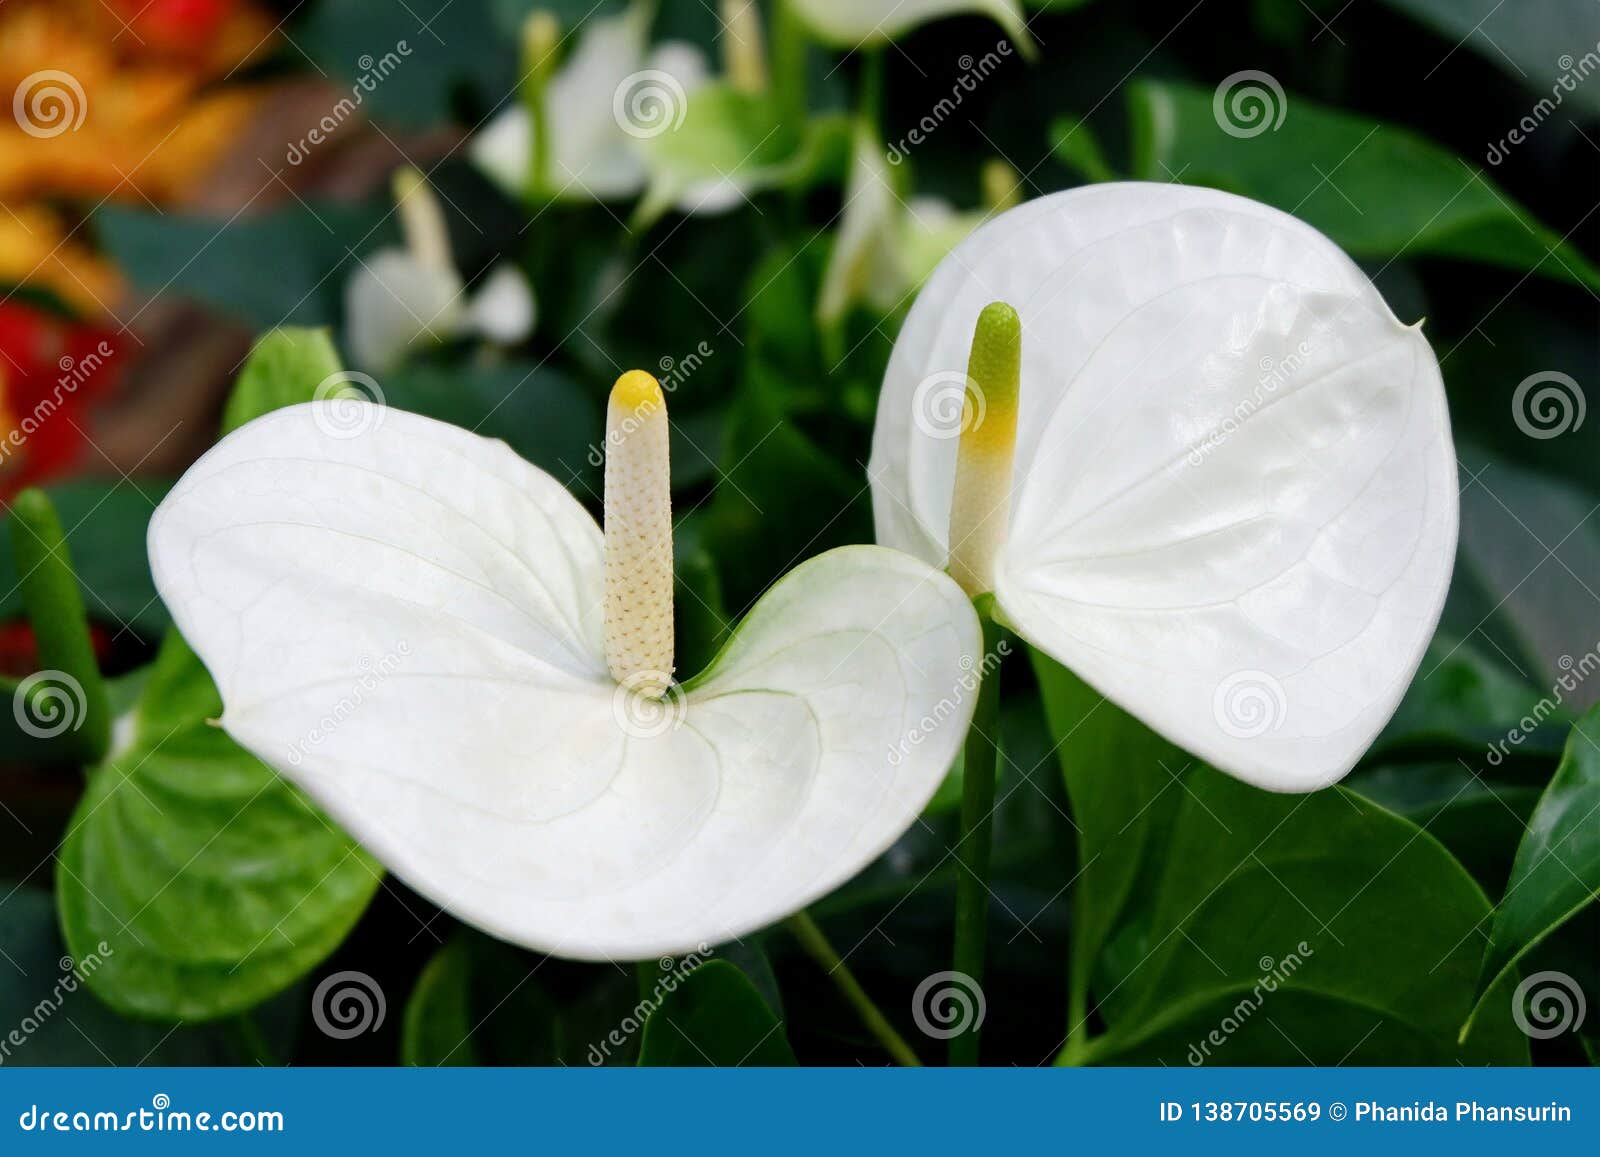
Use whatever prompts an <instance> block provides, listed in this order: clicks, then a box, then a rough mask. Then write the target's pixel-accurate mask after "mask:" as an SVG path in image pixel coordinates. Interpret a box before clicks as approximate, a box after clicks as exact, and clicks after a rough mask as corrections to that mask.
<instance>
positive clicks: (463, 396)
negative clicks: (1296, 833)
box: [381, 362, 605, 498]
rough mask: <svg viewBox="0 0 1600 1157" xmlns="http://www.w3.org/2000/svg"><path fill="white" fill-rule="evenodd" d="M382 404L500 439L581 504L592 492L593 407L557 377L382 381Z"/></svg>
mask: <svg viewBox="0 0 1600 1157" xmlns="http://www.w3.org/2000/svg"><path fill="white" fill-rule="evenodd" d="M381 386H382V389H383V397H384V400H385V401H386V402H387V403H388V404H389V405H391V406H394V407H396V408H398V409H401V410H409V411H411V412H412V413H414V414H422V415H424V416H426V417H429V418H435V419H437V420H439V421H441V422H449V423H450V424H451V425H454V426H460V427H462V428H463V429H466V430H472V431H474V432H475V433H478V434H482V435H483V436H484V437H486V438H499V439H501V440H502V441H504V442H505V443H506V444H507V445H509V446H510V447H511V448H512V449H513V450H515V451H516V452H517V453H518V454H519V455H520V456H521V457H523V458H526V459H527V460H528V461H529V462H532V463H533V464H534V465H535V466H538V467H539V468H541V469H542V470H545V471H547V472H549V473H550V474H553V475H554V476H555V477H556V479H557V480H558V481H560V482H561V483H562V484H564V485H565V486H567V487H568V488H569V489H571V490H572V492H573V493H575V494H576V495H578V497H580V498H584V497H594V496H596V495H597V494H598V492H599V461H598V460H599V449H598V447H599V445H600V442H601V441H602V438H601V435H602V434H603V433H604V431H605V422H604V418H603V416H602V415H601V412H600V406H599V404H598V403H597V402H596V401H595V400H594V398H593V397H592V396H590V395H589V394H588V393H587V392H585V391H584V390H583V389H581V388H580V387H579V386H578V385H577V384H576V383H575V382H573V381H572V379H571V378H569V377H567V376H566V375H565V374H563V373H561V372H560V371H559V370H555V369H550V368H548V367H543V366H535V365H533V364H532V363H525V362H505V363H501V364H498V365H493V366H476V365H468V366H462V367H459V368H451V369H444V368H439V367H435V366H420V365H419V366H408V367H405V368H403V369H398V370H394V371H393V372H391V373H388V374H385V375H384V378H383V381H382V383H381Z"/></svg>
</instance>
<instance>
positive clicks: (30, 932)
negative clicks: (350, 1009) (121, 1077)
mask: <svg viewBox="0 0 1600 1157" xmlns="http://www.w3.org/2000/svg"><path fill="white" fill-rule="evenodd" d="M0 896H3V898H0V951H3V953H4V955H3V957H0V1024H4V1025H5V1026H6V1030H7V1035H6V1036H4V1037H0V1065H7V1066H10V1065H91V1066H96V1065H116V1066H129V1065H144V1066H152V1065H153V1066H161V1065H230V1064H244V1063H249V1062H251V1061H252V1060H253V1059H254V1058H253V1057H251V1056H249V1055H247V1053H246V1052H245V1051H244V1050H243V1048H242V1044H241V1042H240V1041H239V1040H238V1039H237V1037H236V1035H235V1034H233V1033H232V1032H231V1031H230V1030H229V1026H223V1025H217V1026H207V1027H198V1028H190V1027H180V1028H173V1027H172V1026H170V1025H164V1024H152V1023H150V1022H148V1021H138V1020H128V1019H125V1018H123V1017H121V1016H118V1015H117V1014H116V1013H115V1012H113V1011H111V1009H109V1008H107V1007H106V1006H105V1005H104V1004H102V1003H100V1001H99V1000H97V999H96V998H95V996H94V994H93V993H92V992H91V991H90V990H89V984H86V983H85V978H89V983H90V984H92V978H93V977H94V976H95V974H96V973H98V972H99V971H101V969H103V968H104V967H106V966H107V965H109V964H110V963H111V962H112V961H114V960H115V959H116V957H115V949H114V948H113V947H112V946H111V944H110V943H109V942H108V943H107V944H106V945H105V949H104V951H102V950H101V946H100V945H98V944H96V945H90V946H88V947H87V948H86V949H85V950H84V951H83V952H80V953H78V954H77V955H76V956H69V955H68V954H67V948H66V945H65V944H63V943H62V942H61V936H60V933H59V932H58V931H57V929H56V912H55V905H54V904H53V903H52V902H51V899H50V896H49V894H48V893H46V892H43V891H40V890H39V889H37V888H30V887H24V886H16V887H12V886H11V885H9V884H8V885H6V886H5V887H4V889H3V890H0ZM302 1007H303V1006H302V1005H301V1002H300V994H298V993H296V994H294V995H292V996H286V997H285V998H284V999H283V1000H281V1001H276V1002H273V1003H272V1004H270V1005H268V1006H267V1007H265V1008H263V1009H261V1010H259V1011H258V1012H257V1013H255V1014H254V1015H255V1016H256V1017H257V1019H258V1020H259V1022H260V1024H261V1029H262V1033H263V1035H264V1037H265V1038H266V1041H267V1044H268V1046H269V1047H270V1048H271V1049H272V1050H273V1051H274V1052H275V1053H276V1054H277V1055H278V1056H279V1057H285V1056H287V1055H288V1054H289V1051H290V1048H291V1046H292V1044H293V1041H294V1031H295V1025H296V1021H297V1020H298V1017H299V1014H300V1012H301V1010H302Z"/></svg>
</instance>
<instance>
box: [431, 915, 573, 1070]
mask: <svg viewBox="0 0 1600 1157" xmlns="http://www.w3.org/2000/svg"><path fill="white" fill-rule="evenodd" d="M562 1027H563V1026H562V1020H561V1014H560V1010H559V1009H558V1008H557V1006H556V1004H555V1002H554V1001H552V1000H551V999H550V997H549V996H548V995H546V994H545V992H544V990H543V989H542V988H541V987H540V985H539V984H538V983H537V982H536V981H534V980H532V979H531V978H530V967H529V965H528V963H527V960H526V959H525V958H524V957H523V955H521V954H519V953H518V952H517V951H516V950H515V949H514V948H511V947H510V946H508V945H506V944H502V943H500V942H499V941H497V940H491V939H489V938H488V937H486V936H483V935H480V934H479V933H477V932H473V931H471V930H470V929H465V928H463V929H459V930H458V931H457V932H456V934H455V935H454V936H452V937H451V938H450V940H449V941H448V942H447V943H446V944H445V946H444V947H443V948H441V949H439V951H438V952H437V953H436V954H435V955H434V957H433V959H432V960H430V961H428V963H427V965H426V967H424V968H423V970H422V974H421V975H420V976H418V977H417V986H416V988H415V989H413V990H412V992H411V998H410V1000H408V1001H407V1002H406V1011H405V1019H404V1023H403V1025H402V1028H401V1037H400V1056H401V1061H402V1063H404V1064H408V1065H452V1066H455V1065H496V1064H500V1065H552V1064H556V1063H557V1062H559V1061H560V1059H561V1057H562V1053H563V1032H562Z"/></svg>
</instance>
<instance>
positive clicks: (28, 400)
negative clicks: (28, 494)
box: [0, 302, 123, 498]
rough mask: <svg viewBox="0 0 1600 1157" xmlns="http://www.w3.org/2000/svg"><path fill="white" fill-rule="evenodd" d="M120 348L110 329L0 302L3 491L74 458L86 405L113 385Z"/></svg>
mask: <svg viewBox="0 0 1600 1157" xmlns="http://www.w3.org/2000/svg"><path fill="white" fill-rule="evenodd" d="M122 354H123V343H122V341H121V339H120V338H119V336H118V335H117V334H116V332H115V331H113V330H110V329H107V328H105V327H103V326H97V325H90V324H85V323H81V322H73V321H68V320H66V319H64V318H61V317H58V316H56V315H55V314H51V313H47V312H45V311H44V310H41V309H36V308H34V307H32V306H29V305H23V304H21V303H19V302H5V303H0V497H4V498H9V497H10V496H11V495H13V494H15V493H16V492H17V491H18V490H20V489H22V488H23V487H24V486H29V485H32V484H34V483H37V482H41V481H44V480H46V479H48V478H51V477H54V476H56V475H59V474H61V473H63V472H64V471H66V470H69V469H70V468H71V467H72V466H74V465H75V464H77V462H78V460H79V459H80V457H81V456H82V453H83V449H84V445H85V442H86V439H87V434H86V432H85V431H86V429H87V424H86V419H85V417H84V413H83V412H84V409H85V407H86V406H88V405H89V404H90V403H91V402H92V401H94V400H95V399H96V398H98V397H101V396H103V395H104V394H105V393H106V391H108V390H109V389H111V388H112V387H113V386H114V385H115V384H116V380H117V378H118V376H119V375H120V372H121V359H122Z"/></svg>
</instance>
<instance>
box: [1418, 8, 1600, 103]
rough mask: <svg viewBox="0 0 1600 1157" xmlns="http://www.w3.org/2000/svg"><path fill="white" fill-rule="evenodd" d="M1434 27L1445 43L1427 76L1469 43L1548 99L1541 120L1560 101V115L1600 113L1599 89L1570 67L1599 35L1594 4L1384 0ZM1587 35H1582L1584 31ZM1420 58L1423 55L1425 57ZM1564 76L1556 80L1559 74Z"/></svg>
mask: <svg viewBox="0 0 1600 1157" xmlns="http://www.w3.org/2000/svg"><path fill="white" fill-rule="evenodd" d="M1388 3H1389V5H1390V7H1392V8H1398V9H1399V10H1400V11H1402V12H1404V13H1406V14H1407V15H1408V16H1411V17H1413V18H1415V19H1416V20H1418V21H1419V22H1421V23H1422V24H1425V25H1427V26H1428V27H1430V28H1432V29H1434V30H1435V31H1436V32H1438V34H1439V36H1440V37H1441V39H1442V40H1443V41H1444V42H1445V43H1444V45H1443V46H1442V47H1441V48H1440V49H1439V51H1438V56H1439V57H1440V59H1439V60H1438V61H1437V62H1434V61H1429V62H1428V63H1429V76H1430V77H1431V76H1432V75H1433V72H1434V71H1437V68H1438V66H1439V65H1442V64H1444V63H1445V60H1446V59H1447V58H1448V56H1450V55H1452V54H1454V52H1455V50H1456V49H1458V48H1462V47H1466V48H1470V49H1471V50H1472V51H1473V52H1475V53H1477V54H1478V55H1479V56H1481V57H1483V58H1484V59H1485V60H1487V61H1488V62H1489V63H1490V64H1492V65H1494V66H1495V67H1496V68H1499V69H1502V70H1504V71H1505V72H1506V74H1507V75H1509V76H1511V77H1513V78H1514V79H1517V80H1520V81H1521V82H1522V83H1523V84H1525V85H1526V86H1527V87H1528V91H1530V92H1532V93H1534V94H1536V95H1537V96H1539V97H1541V98H1543V99H1546V100H1549V101H1550V102H1551V108H1550V110H1548V111H1546V110H1540V114H1539V115H1540V120H1543V119H1544V118H1545V117H1548V116H1550V115H1551V112H1553V111H1554V109H1555V108H1557V107H1559V106H1560V105H1567V106H1569V108H1570V115H1569V117H1568V118H1564V119H1577V118H1582V117H1592V116H1595V115H1597V114H1600V90H1597V89H1595V88H1594V87H1593V86H1590V85H1585V84H1584V83H1583V78H1582V76H1581V75H1580V74H1578V73H1576V72H1574V71H1573V67H1574V63H1575V62H1574V60H1573V57H1574V56H1582V55H1583V54H1584V53H1585V52H1587V51H1593V49H1594V43H1595V40H1596V39H1597V38H1600V28H1596V17H1595V11H1594V5H1593V4H1591V3H1589V0H1517V2H1516V3H1515V4H1502V3H1500V2H1499V0H1388ZM1584 29H1588V30H1589V32H1590V35H1588V36H1585V35H1584V34H1583V30H1584ZM1421 59H1423V60H1426V59H1427V58H1426V56H1423V57H1422V58H1421ZM1563 76H1565V77H1566V78H1567V83H1566V84H1561V83H1560V80H1561V78H1562V77H1563Z"/></svg>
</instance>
